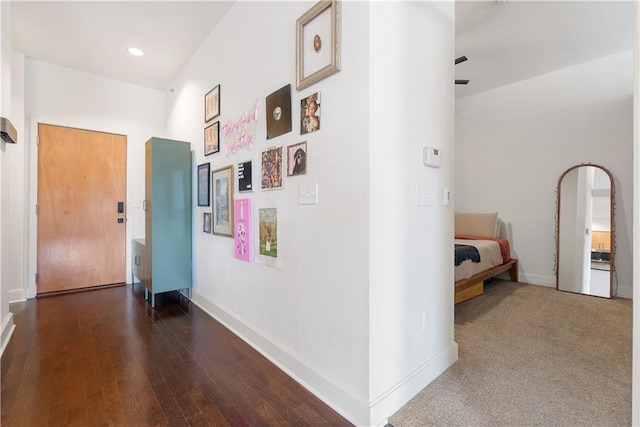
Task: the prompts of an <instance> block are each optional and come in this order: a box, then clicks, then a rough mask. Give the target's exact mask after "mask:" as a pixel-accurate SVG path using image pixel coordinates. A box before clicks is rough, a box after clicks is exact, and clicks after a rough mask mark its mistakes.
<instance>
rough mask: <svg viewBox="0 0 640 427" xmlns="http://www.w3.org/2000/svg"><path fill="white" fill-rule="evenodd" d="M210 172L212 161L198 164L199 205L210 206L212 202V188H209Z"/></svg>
mask: <svg viewBox="0 0 640 427" xmlns="http://www.w3.org/2000/svg"><path fill="white" fill-rule="evenodd" d="M210 172H211V164H210V163H203V164H201V165H198V206H209V205H210V204H211V196H210V194H211V190H210V188H209V183H210V181H209V173H210Z"/></svg>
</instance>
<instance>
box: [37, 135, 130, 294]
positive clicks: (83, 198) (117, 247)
mask: <svg viewBox="0 0 640 427" xmlns="http://www.w3.org/2000/svg"><path fill="white" fill-rule="evenodd" d="M38 136H39V141H40V142H39V147H38V250H37V253H38V278H37V289H38V294H44V293H47V292H56V291H65V290H71V289H79V288H86V287H92V286H100V285H107V284H112V283H122V282H124V281H125V274H126V273H125V265H126V261H125V257H126V255H125V244H126V242H125V239H126V237H125V230H126V227H125V221H126V220H125V218H126V215H125V212H126V211H125V209H124V202H125V200H126V164H127V138H126V136H123V135H113V134H109V133H102V132H92V131H87V130H82V129H73V128H67V127H60V126H52V125H45V124H39V125H38ZM119 202H121V203H122V205H121V206H120V210H121V211H122V212H118V211H119V205H118V204H119Z"/></svg>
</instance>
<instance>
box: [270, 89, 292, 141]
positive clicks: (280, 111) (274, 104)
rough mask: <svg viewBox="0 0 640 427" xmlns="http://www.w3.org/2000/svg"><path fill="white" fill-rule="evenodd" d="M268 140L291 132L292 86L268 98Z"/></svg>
mask: <svg viewBox="0 0 640 427" xmlns="http://www.w3.org/2000/svg"><path fill="white" fill-rule="evenodd" d="M266 115H267V139H271V138H275V137H276V136H280V135H283V134H285V133H287V132H291V85H290V84H288V85H286V86H284V87H282V88H280V89H278V90H277V91H275V92H273V93H272V94H271V95H269V96H267V108H266Z"/></svg>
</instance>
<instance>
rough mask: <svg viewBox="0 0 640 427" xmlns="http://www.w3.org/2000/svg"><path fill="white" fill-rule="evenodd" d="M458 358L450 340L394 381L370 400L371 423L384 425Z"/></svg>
mask: <svg viewBox="0 0 640 427" xmlns="http://www.w3.org/2000/svg"><path fill="white" fill-rule="evenodd" d="M457 360H458V344H457V343H456V342H452V343H451V345H449V346H448V347H447V348H445V349H444V350H443V351H441V352H440V353H438V354H437V355H436V356H435V357H433V358H432V359H430V360H428V361H426V362H425V363H424V364H423V365H421V366H419V367H418V368H417V369H416V370H414V371H413V372H411V373H410V374H409V375H407V376H406V377H405V378H403V379H402V380H400V381H399V382H398V383H396V385H395V386H393V387H391V388H390V389H389V390H387V391H386V392H385V393H383V394H382V395H380V396H378V397H377V398H375V399H374V400H372V401H371V404H370V409H371V420H372V421H373V424H372V425H375V426H384V425H385V424H386V423H387V417H388V416H389V415H390V414H394V413H396V412H397V411H398V410H399V409H400V408H401V407H402V406H403V405H405V404H406V403H407V402H408V401H409V400H411V399H412V398H413V397H414V396H415V395H416V394H418V393H419V392H420V390H422V389H423V388H425V387H426V386H427V385H429V384H430V383H431V382H432V381H433V380H435V379H436V378H437V377H438V376H440V375H441V374H442V373H443V372H444V371H446V370H447V369H448V368H449V367H450V366H451V365H453V364H454V363H455V362H456V361H457Z"/></svg>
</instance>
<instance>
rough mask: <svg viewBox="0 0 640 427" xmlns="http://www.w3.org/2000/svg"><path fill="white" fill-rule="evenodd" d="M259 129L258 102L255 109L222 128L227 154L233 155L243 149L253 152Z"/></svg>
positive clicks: (230, 121)
mask: <svg viewBox="0 0 640 427" xmlns="http://www.w3.org/2000/svg"><path fill="white" fill-rule="evenodd" d="M257 127H258V100H257V99H256V102H255V104H254V106H253V109H251V110H247V111H245V112H244V113H243V114H242V116H240V118H239V119H238V120H236V121H232V120H229V121H228V122H227V123H226V124H225V125H224V126H223V127H222V138H223V139H224V142H225V147H226V154H227V156H228V155H229V154H233V153H235V152H236V151H238V150H239V149H241V148H248V149H249V150H251V147H252V145H253V142H254V141H255V139H256V129H257Z"/></svg>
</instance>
